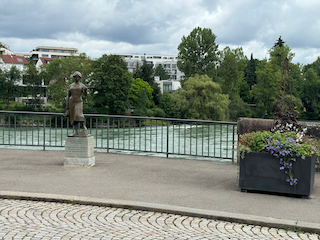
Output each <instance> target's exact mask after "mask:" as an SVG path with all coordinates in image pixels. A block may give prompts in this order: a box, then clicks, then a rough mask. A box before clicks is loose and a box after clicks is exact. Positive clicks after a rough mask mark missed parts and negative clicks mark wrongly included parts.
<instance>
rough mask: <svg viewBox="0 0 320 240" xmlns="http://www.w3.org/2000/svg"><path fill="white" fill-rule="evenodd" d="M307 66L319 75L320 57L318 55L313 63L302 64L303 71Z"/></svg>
mask: <svg viewBox="0 0 320 240" xmlns="http://www.w3.org/2000/svg"><path fill="white" fill-rule="evenodd" d="M309 68H312V69H313V71H315V73H316V74H317V75H318V77H320V57H318V58H317V60H316V61H314V62H313V63H311V64H307V65H306V66H304V70H303V71H304V72H306V71H307V70H308V69H309Z"/></svg>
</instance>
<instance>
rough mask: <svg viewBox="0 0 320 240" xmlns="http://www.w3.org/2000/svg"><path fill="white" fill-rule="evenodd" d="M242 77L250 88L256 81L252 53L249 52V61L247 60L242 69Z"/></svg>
mask: <svg viewBox="0 0 320 240" xmlns="http://www.w3.org/2000/svg"><path fill="white" fill-rule="evenodd" d="M244 79H245V81H246V82H247V84H248V86H249V87H250V89H251V88H252V86H253V85H255V84H256V83H257V74H256V59H254V58H253V54H251V58H250V61H249V62H248V64H247V66H246V68H245V70H244Z"/></svg>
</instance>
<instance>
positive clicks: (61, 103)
mask: <svg viewBox="0 0 320 240" xmlns="http://www.w3.org/2000/svg"><path fill="white" fill-rule="evenodd" d="M75 71H79V72H81V74H82V78H81V82H82V83H83V84H85V85H86V86H87V87H89V95H88V96H87V97H86V98H85V101H84V102H83V108H84V112H86V110H87V109H90V108H92V101H90V99H91V98H92V91H93V90H92V88H91V87H90V86H91V74H92V60H91V59H90V58H88V57H87V56H86V55H85V54H80V56H78V57H75V56H71V57H67V58H65V59H61V58H58V59H56V60H54V61H51V62H50V63H49V64H47V65H44V66H43V67H42V69H41V74H42V78H43V79H44V82H45V84H47V85H49V87H48V89H49V93H48V95H49V99H50V101H51V104H52V105H54V106H55V107H57V108H64V107H65V103H66V101H65V97H66V94H67V89H68V86H69V85H70V84H71V83H72V82H73V78H72V77H71V75H72V73H74V72H75ZM90 93H91V94H90ZM88 100H89V101H88Z"/></svg>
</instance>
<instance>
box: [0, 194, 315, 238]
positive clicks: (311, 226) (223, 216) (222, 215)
mask: <svg viewBox="0 0 320 240" xmlns="http://www.w3.org/2000/svg"><path fill="white" fill-rule="evenodd" d="M0 198H6V199H17V200H31V201H48V202H61V203H73V204H82V205H94V206H105V207H114V208H127V209H128V208H129V209H135V210H144V211H153V212H163V213H168V214H177V215H183V216H190V217H200V218H208V219H216V220H221V221H228V222H236V223H242V224H250V225H258V226H264V227H269V228H282V229H290V230H299V231H300V230H302V231H305V232H309V233H320V224H319V223H311V222H303V221H298V220H286V219H276V218H269V217H260V216H254V215H247V214H239V213H229V212H222V211H212V210H205V209H195V208H187V207H179V206H171V205H164V204H154V203H145V202H136V201H124V200H113V199H100V198H89V197H79V196H69V195H56V194H44V193H25V192H11V191H0Z"/></svg>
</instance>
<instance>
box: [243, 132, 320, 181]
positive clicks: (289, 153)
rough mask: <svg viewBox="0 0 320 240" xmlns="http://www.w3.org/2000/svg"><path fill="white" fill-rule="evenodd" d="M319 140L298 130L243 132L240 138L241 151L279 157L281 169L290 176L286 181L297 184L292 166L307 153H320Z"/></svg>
mask: <svg viewBox="0 0 320 240" xmlns="http://www.w3.org/2000/svg"><path fill="white" fill-rule="evenodd" d="M319 146H320V145H319V141H316V140H315V139H312V138H310V137H308V136H306V135H301V134H297V132H271V131H262V132H261V131H257V132H251V133H247V134H243V135H242V136H240V138H239V147H238V149H239V153H240V154H241V156H244V154H245V153H246V152H247V153H248V152H268V153H270V154H271V155H272V156H274V157H276V158H278V159H279V170H280V171H284V172H285V173H286V174H287V175H288V177H287V179H286V181H287V182H288V183H289V184H290V185H292V186H295V185H296V184H298V181H299V179H297V178H296V177H294V174H293V172H292V166H293V164H294V162H296V161H297V159H298V158H299V159H300V158H302V159H304V158H305V156H307V155H319Z"/></svg>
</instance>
